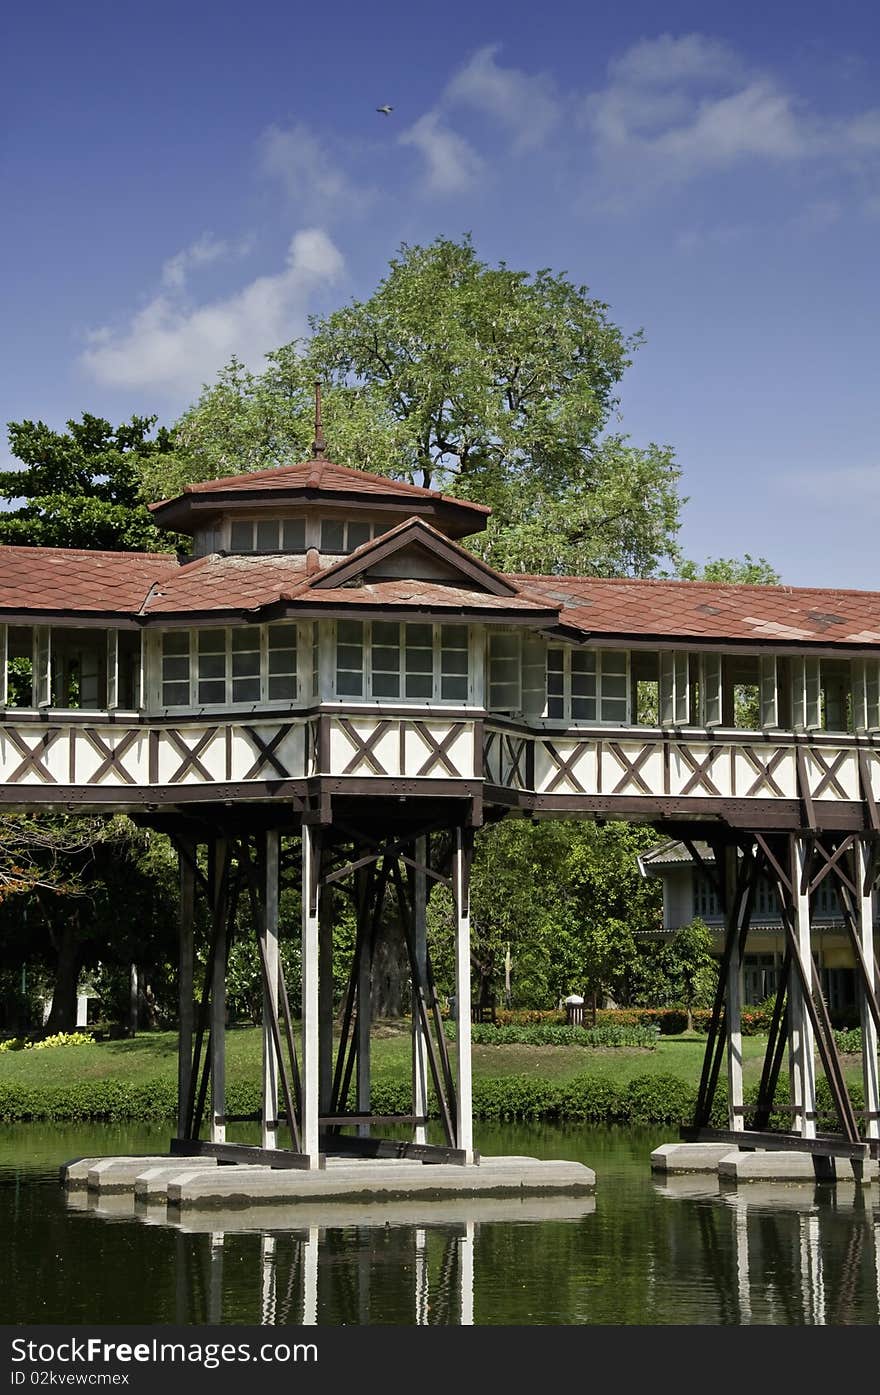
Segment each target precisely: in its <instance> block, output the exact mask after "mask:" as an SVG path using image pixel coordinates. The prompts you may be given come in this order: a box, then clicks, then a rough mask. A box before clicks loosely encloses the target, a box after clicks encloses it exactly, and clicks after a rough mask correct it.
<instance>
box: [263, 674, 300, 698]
mask: <svg viewBox="0 0 880 1395" xmlns="http://www.w3.org/2000/svg"><path fill="white" fill-rule="evenodd" d="M284 698H290V699H291V700H292V701H293V700H295V699H296V677H295V676H294V675H292V674H288V675H280V676H278V677H275V678H270V679H269V701H270V702H281V701H282V699H284Z"/></svg>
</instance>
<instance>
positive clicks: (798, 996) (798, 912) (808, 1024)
mask: <svg viewBox="0 0 880 1395" xmlns="http://www.w3.org/2000/svg"><path fill="white" fill-rule="evenodd" d="M806 860H807V840H806V839H805V838H798V837H796V836H793V837H792V839H791V881H792V903H793V908H794V929H795V937H796V939H797V946H798V956H799V958H800V961H801V963H802V964H803V966H804V971H805V973H806V975H807V978H808V981H809V976H810V973H811V962H812V948H811V945H810V894H809V892H808V891H802V890H801V886H802V882H803V873H804V867H805V865H806ZM788 1001H789V1009H788V1010H789V1028H790V1030H789V1046H788V1052H789V1057H788V1059H789V1079H790V1082H791V1103H792V1105H793V1106H794V1108H795V1110H796V1113H795V1114H793V1115H792V1128H793V1130H794V1131H795V1132H796V1133H799V1134H800V1136H801V1138H815V1137H816V1057H815V1045H816V1043H815V1036H814V1033H813V1024H812V1021H811V1020H810V1015H809V1012H808V1010H807V1007H806V1004H805V1002H804V990H803V989H802V987H801V979H800V975H799V974H798V973H797V971H796V969H795V967H794V966H793V972H792V974H791V980H790V983H789V989H788Z"/></svg>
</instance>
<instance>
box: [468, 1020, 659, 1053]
mask: <svg viewBox="0 0 880 1395" xmlns="http://www.w3.org/2000/svg"><path fill="white" fill-rule="evenodd" d="M443 1030H444V1032H445V1034H446V1036H447V1037H448V1039H449V1040H450V1041H455V1040H456V1036H457V1032H456V1024H455V1023H454V1022H447V1023H445V1024H444V1029H443ZM471 1041H472V1042H474V1043H475V1044H476V1045H479V1046H584V1047H588V1046H594V1047H595V1046H641V1047H645V1048H646V1049H647V1050H649V1051H654V1050H656V1047H657V1030H655V1029H654V1028H653V1027H642V1026H637V1025H632V1026H613V1025H611V1024H610V1023H609V1024H606V1025H604V1026H599V1025H597V1026H595V1027H568V1026H565V1025H554V1024H552V1023H546V1024H543V1025H534V1026H522V1027H503V1026H498V1027H494V1026H492V1024H491V1023H474V1024H473V1025H472V1026H471Z"/></svg>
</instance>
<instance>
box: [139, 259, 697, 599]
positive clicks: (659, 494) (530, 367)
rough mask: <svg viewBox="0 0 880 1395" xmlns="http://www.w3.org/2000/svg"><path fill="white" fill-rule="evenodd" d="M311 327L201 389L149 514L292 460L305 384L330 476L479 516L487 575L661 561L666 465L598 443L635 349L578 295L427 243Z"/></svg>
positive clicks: (149, 467) (542, 274) (599, 308)
mask: <svg viewBox="0 0 880 1395" xmlns="http://www.w3.org/2000/svg"><path fill="white" fill-rule="evenodd" d="M309 325H310V329H311V336H310V337H309V338H308V339H306V340H294V341H293V342H292V343H290V344H286V345H282V346H281V347H279V348H278V349H276V350H274V351H273V352H272V353H270V354H268V355H267V366H266V368H265V369H264V371H263V372H262V373H254V372H252V371H250V370H248V369H247V368H245V367H244V365H243V364H241V363H240V362H239V361H238V360H236V359H233V360H232V361H231V362H230V363H229V364H228V365H227V366H226V367H225V368H224V370H223V371H222V372H221V373H220V374H219V376H218V378H217V380H216V382H214V383H213V384H211V385H208V386H206V387H205V388H204V390H203V392H202V394H201V396H200V398H199V399H198V401H197V402H196V403H195V404H194V405H193V406H192V407H191V408H190V409H189V410H188V411H187V412H185V413H184V415H183V417H182V418H181V419H180V421H179V422H178V423H177V424H176V428H175V432H174V436H175V442H176V446H177V456H178V459H177V466H176V475H175V474H169V470H168V468H167V466H168V465H170V464H172V462H164V461H163V462H161V468H159V465H160V462H158V461H157V460H155V459H154V460H152V461H151V460H146V461H145V462H144V478H145V487H146V491H147V494H148V496H149V497H152V498H157V497H160V496H161V495H163V494H166V493H167V492H168V490H169V487H173V488H179V487H180V486H182V484H183V483H185V482H188V481H190V480H196V479H199V480H203V479H211V478H219V477H221V476H223V475H225V474H235V473H240V472H242V471H247V470H258V469H268V468H271V467H272V466H274V465H280V464H287V463H291V462H293V461H296V460H301V459H304V458H306V457H307V455H308V453H309V450H310V445H311V441H312V437H313V432H314V425H313V411H314V408H313V401H314V398H313V393H314V388H313V384H314V381H315V380H316V379H320V380H321V381H322V382H323V384H324V386H325V398H324V401H325V420H326V428H327V438H328V441H329V442H330V449H329V453H330V455H331V456H332V458H333V459H334V460H336V461H338V462H339V463H340V464H345V465H351V466H354V467H356V468H361V469H367V470H371V471H376V472H378V473H382V474H387V475H390V476H393V477H396V478H401V479H406V480H409V481H411V482H413V483H417V484H423V485H426V486H432V485H434V486H437V487H439V488H441V489H443V490H444V491H445V492H446V493H449V494H453V495H455V496H456V497H459V498H463V499H471V500H474V501H476V502H479V503H486V504H490V505H491V506H492V509H493V516H492V520H491V522H490V525H489V529H488V532H487V534H486V536H485V538H483V539H478V540H476V542H475V547H476V548H478V549H479V550H480V551H482V553H483V555H484V556H485V557H486V558H487V560H489V561H491V562H492V563H493V564H494V565H497V566H500V567H503V568H506V569H507V570H520V571H534V572H550V573H556V572H579V573H582V574H594V575H602V574H608V575H615V574H617V575H649V574H652V573H653V572H654V571H655V570H656V568H657V566H658V565H659V563H660V562H661V561H662V560H664V559H667V558H670V557H672V558H674V557H676V556H677V552H676V544H675V537H676V533H677V530H678V526H679V508H680V505H681V502H682V501H681V500H680V498H679V495H678V491H677V486H678V480H679V476H680V471H679V469H678V467H677V465H676V464H675V460H674V456H673V452H672V450H671V449H670V448H669V447H668V446H659V445H656V444H654V443H651V444H649V445H647V446H644V447H637V446H635V445H633V444H632V443H631V442H630V441H629V439H628V438H627V437H626V436H624V435H621V434H619V433H615V432H612V431H609V430H608V427H609V423H610V422H611V420H612V418H613V415H614V413H615V411H616V409H617V407H618V397H617V389H618V385H619V383H620V381H621V378H622V376H623V374H624V371H625V369H626V368H627V367H628V366H629V364H630V362H631V355H632V353H633V352H634V351H635V349H636V348H637V347H638V345H639V343H640V342H641V337H642V336H641V333H640V332H637V333H634V334H631V335H625V334H624V332H623V331H622V330H621V329H620V328H619V327H618V326H617V325H615V324H614V323H613V322H612V320H611V319H610V318H609V313H608V306H607V305H605V304H604V303H603V302H601V301H599V300H596V299H594V298H592V297H591V296H590V295H589V293H588V290H587V287H585V286H582V285H575V284H574V283H573V282H571V281H570V280H569V279H568V278H567V277H566V276H564V275H560V274H555V273H553V272H551V271H549V270H546V269H543V270H539V271H537V272H535V273H534V274H530V273H528V272H525V271H514V270H512V269H511V268H509V267H508V266H507V265H506V264H505V263H504V262H501V263H500V264H499V265H498V266H497V267H491V266H488V265H487V264H486V263H484V262H482V261H481V260H480V259H479V258H478V257H477V254H476V251H475V249H474V247H473V244H472V242H471V240H470V238H469V237H465V238H463V239H462V240H461V241H460V242H454V241H450V240H448V239H446V238H438V239H437V240H436V241H434V242H432V243H431V244H430V245H428V246H409V245H407V244H404V245H403V246H402V247H401V248H400V251H399V253H398V255H397V256H395V257H394V258H392V260H391V262H390V267H389V271H388V274H387V275H386V276H385V278H384V279H383V280H382V281H381V282H380V283H379V285H378V287H377V288H376V290H375V292H374V293H373V295H371V296H370V297H369V298H368V299H367V300H364V301H353V302H352V303H351V304H350V305H348V306H344V307H343V308H341V309H339V310H335V311H333V312H332V313H331V314H329V315H328V316H326V317H325V318H323V319H322V318H318V317H312V318H311V320H310V321H309Z"/></svg>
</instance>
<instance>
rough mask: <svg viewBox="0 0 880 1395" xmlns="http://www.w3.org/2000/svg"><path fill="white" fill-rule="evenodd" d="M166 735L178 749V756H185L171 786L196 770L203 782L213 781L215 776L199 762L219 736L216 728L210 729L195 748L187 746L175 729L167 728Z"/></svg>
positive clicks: (171, 781)
mask: <svg viewBox="0 0 880 1395" xmlns="http://www.w3.org/2000/svg"><path fill="white" fill-rule="evenodd" d="M165 735H166V736H167V737H168V740H169V741H170V742H171V744H172V746H175V747H176V748H177V752H178V755H181V756H183V760H182V761H181V762H180V765H179V766H178V767H177V769H176V770H175V772H174V774H173V775H172V776H171V779H170V780H169V782H168V783H169V784H170V785H177V784H179V783H180V781H181V780H182V779H183V777H184V775H186V774H188V772H189V771H190V770H195V772H196V774H197V775H201V777H202V779H203V780H208V781H213V778H214V777H213V775H212V774H211V772H210V771H209V770H206V769H205V767H204V765H203V764H202V762H201V761H200V760H199V756H200V755H201V754H202V751H204V749H205V747H206V746H207V745H208V743H209V742H210V741H212V740H213V739H214V737H215V736H216V735H217V728H216V727H209V728H208V730H207V731H205V732H203V733H202V735H201V736H200V737H199V739H198V741H197V742H196V744H195V746H187V744H186V742H185V741H184V739H183V737H182V736H181V734H180V732H179V731H175V730H174V727H166V728H165Z"/></svg>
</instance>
